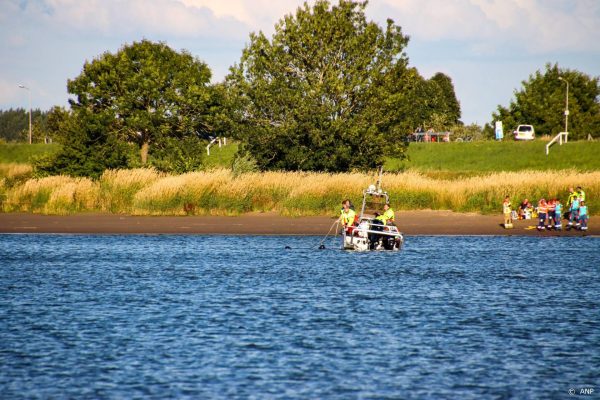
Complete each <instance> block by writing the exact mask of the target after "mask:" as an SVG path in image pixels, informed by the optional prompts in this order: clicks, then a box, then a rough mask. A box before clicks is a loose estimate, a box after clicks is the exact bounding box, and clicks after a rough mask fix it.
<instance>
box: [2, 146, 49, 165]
mask: <svg viewBox="0 0 600 400" xmlns="http://www.w3.org/2000/svg"><path fill="white" fill-rule="evenodd" d="M58 149H60V145H59V144H54V143H53V144H43V143H34V144H22V143H3V144H0V163H2V164H7V163H16V164H29V163H30V162H31V160H32V158H33V157H35V156H40V155H43V154H48V153H55V152H56V151H58Z"/></svg>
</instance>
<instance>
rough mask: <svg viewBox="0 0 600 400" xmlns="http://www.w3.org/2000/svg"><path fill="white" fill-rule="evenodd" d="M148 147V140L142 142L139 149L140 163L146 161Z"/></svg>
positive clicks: (143, 163)
mask: <svg viewBox="0 0 600 400" xmlns="http://www.w3.org/2000/svg"><path fill="white" fill-rule="evenodd" d="M149 148H150V143H148V142H144V143H142V148H141V149H140V156H141V158H142V165H146V162H147V161H148V149H149Z"/></svg>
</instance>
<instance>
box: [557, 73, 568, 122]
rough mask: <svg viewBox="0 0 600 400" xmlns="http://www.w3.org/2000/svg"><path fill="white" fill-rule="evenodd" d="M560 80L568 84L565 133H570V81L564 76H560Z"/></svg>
mask: <svg viewBox="0 0 600 400" xmlns="http://www.w3.org/2000/svg"><path fill="white" fill-rule="evenodd" d="M558 79H559V80H561V81H563V82H565V83H566V84H567V95H566V96H565V132H566V133H569V81H568V80H566V79H565V78H563V77H562V76H559V77H558Z"/></svg>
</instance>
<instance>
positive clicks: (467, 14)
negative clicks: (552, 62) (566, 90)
mask: <svg viewBox="0 0 600 400" xmlns="http://www.w3.org/2000/svg"><path fill="white" fill-rule="evenodd" d="M372 4H373V7H372V8H373V14H374V15H376V16H377V17H378V18H380V19H381V18H383V17H384V16H385V15H386V14H387V16H389V17H392V18H393V19H395V20H396V22H397V23H399V24H400V25H401V26H402V27H403V28H404V30H405V32H406V33H408V34H410V35H411V36H413V37H415V38H418V39H421V40H425V41H438V40H458V41H470V42H471V43H472V44H473V46H475V48H485V49H486V52H489V51H493V50H494V48H500V47H503V45H505V44H507V43H508V44H510V45H512V46H521V47H523V48H524V49H526V50H527V51H529V52H531V53H534V54H540V53H551V52H557V51H565V50H568V51H598V50H600V29H598V26H599V24H600V2H598V1H597V0H579V1H575V2H572V1H568V0H551V1H547V0H546V1H542V0H453V1H437V0H381V1H380V2H377V3H376V4H375V3H372Z"/></svg>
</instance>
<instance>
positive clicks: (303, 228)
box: [0, 211, 600, 236]
mask: <svg viewBox="0 0 600 400" xmlns="http://www.w3.org/2000/svg"><path fill="white" fill-rule="evenodd" d="M396 218H397V223H398V226H399V227H400V229H401V231H402V232H404V233H405V234H407V235H527V236H581V235H584V234H586V235H594V236H597V235H600V225H597V224H595V219H594V218H592V219H591V222H590V225H589V230H588V231H587V232H586V233H583V232H580V231H575V230H571V231H569V232H567V231H565V230H563V231H561V232H556V231H552V232H538V231H537V230H536V229H535V225H536V221H533V220H523V221H515V223H514V229H504V228H503V227H502V226H501V223H502V216H501V215H478V214H473V213H464V214H463V213H455V212H451V211H404V212H403V211H400V212H397V213H396ZM334 222H335V219H334V218H332V217H297V218H292V217H283V216H280V215H278V214H276V213H252V214H246V215H241V216H236V217H224V216H180V217H178V216H172V217H148V216H128V215H113V214H79V215H68V216H56V215H39V214H19V213H15V214H0V233H71V234H93V233H98V234H161V233H164V234H204V235H228V234H239V235H325V234H326V233H327V232H328V231H329V230H330V228H331V227H332V224H333V223H334ZM332 232H333V230H332Z"/></svg>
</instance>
